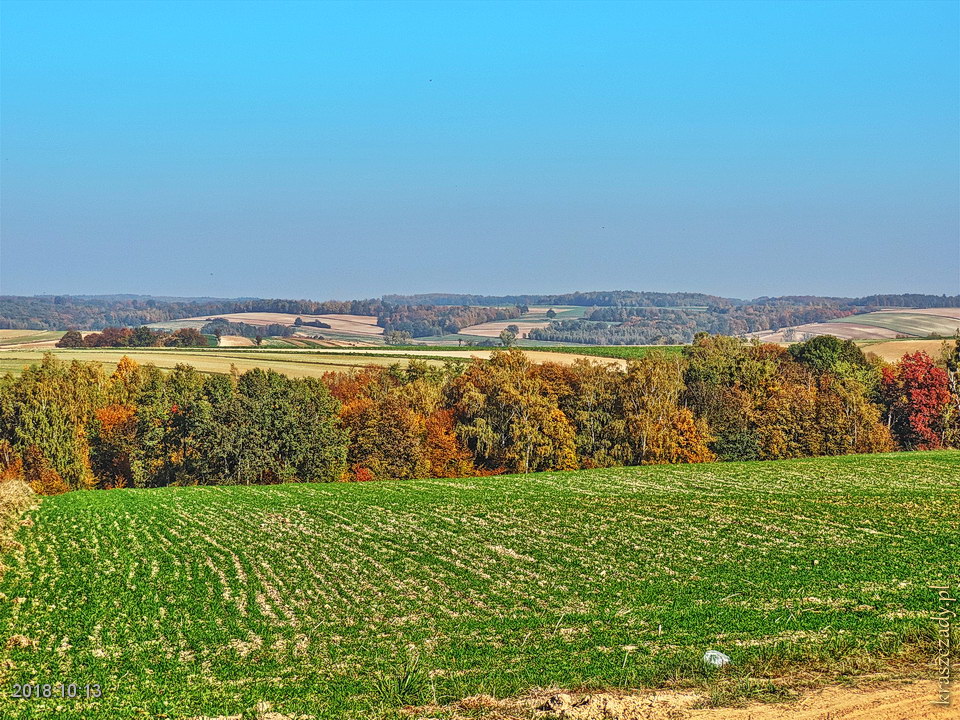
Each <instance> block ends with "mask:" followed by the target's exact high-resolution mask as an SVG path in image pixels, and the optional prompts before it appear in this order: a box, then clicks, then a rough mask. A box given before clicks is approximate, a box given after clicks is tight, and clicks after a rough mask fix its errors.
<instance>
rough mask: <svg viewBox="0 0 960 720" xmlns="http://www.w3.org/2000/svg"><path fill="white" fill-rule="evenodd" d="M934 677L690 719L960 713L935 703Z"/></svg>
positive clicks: (914, 719) (856, 719)
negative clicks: (926, 679) (927, 679)
mask: <svg viewBox="0 0 960 720" xmlns="http://www.w3.org/2000/svg"><path fill="white" fill-rule="evenodd" d="M936 699H937V688H936V684H935V683H934V682H933V681H922V682H915V683H898V684H891V685H882V686H878V687H872V688H845V687H828V688H824V689H822V690H817V691H813V692H810V693H807V694H805V695H804V696H803V698H802V699H801V700H799V701H798V702H796V703H791V704H790V705H779V704H778V705H752V706H750V707H746V708H727V709H721V708H717V709H711V710H695V711H692V712H691V713H690V715H689V717H690V720H779V718H790V719H791V720H927V719H928V718H929V719H930V720H933V719H934V718H936V719H938V720H939V719H940V718H944V719H945V718H958V717H960V702H958V700H960V699H955V700H954V705H953V707H946V706H943V705H933V704H932V701H933V700H936Z"/></svg>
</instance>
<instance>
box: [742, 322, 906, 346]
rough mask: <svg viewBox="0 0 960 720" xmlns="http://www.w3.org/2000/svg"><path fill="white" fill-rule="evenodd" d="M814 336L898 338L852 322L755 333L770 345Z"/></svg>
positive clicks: (875, 328)
mask: <svg viewBox="0 0 960 720" xmlns="http://www.w3.org/2000/svg"><path fill="white" fill-rule="evenodd" d="M791 331H792V333H793V335H792V336H791ZM814 335H833V336H835V337H838V338H841V339H843V340H883V339H893V338H896V337H899V336H900V333H898V332H896V331H894V330H889V329H887V328H882V327H874V326H871V325H861V324H858V323H853V322H835V323H807V324H805V325H797V326H796V327H793V328H783V329H781V330H777V331H776V332H762V333H755V336H756V337H757V338H758V339H760V340H761V341H762V342H772V343H782V342H788V340H787V339H786V338H788V337H794V338H795V339H797V340H801V339H806V338H808V337H813V336H814Z"/></svg>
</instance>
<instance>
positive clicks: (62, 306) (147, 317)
mask: <svg viewBox="0 0 960 720" xmlns="http://www.w3.org/2000/svg"><path fill="white" fill-rule="evenodd" d="M380 307H381V302H380V300H350V301H338V300H330V301H326V302H315V301H313V300H259V299H258V300H210V299H203V300H177V299H163V298H149V297H147V298H144V297H128V296H119V297H118V296H104V297H73V296H69V295H63V296H50V297H24V296H18V295H5V296H0V328H12V329H31V328H34V329H45V330H60V329H63V328H76V329H78V330H99V329H101V328H104V327H109V326H119V327H136V326H140V325H151V324H153V323H158V322H166V321H168V320H179V319H181V318H187V317H210V316H214V315H227V314H230V313H240V312H275V313H292V314H295V315H323V314H326V313H347V314H352V315H377V314H378V313H379V311H380Z"/></svg>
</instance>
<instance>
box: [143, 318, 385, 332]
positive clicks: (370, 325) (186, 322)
mask: <svg viewBox="0 0 960 720" xmlns="http://www.w3.org/2000/svg"><path fill="white" fill-rule="evenodd" d="M214 317H218V318H224V319H225V320H229V321H230V322H242V323H246V324H247V325H289V326H291V327H293V324H294V323H295V322H296V320H297V318H301V319H302V320H303V321H304V322H313V321H314V320H319V321H320V322H323V323H326V324H327V325H329V326H330V329H329V330H326V328H322V329H321V328H304V329H305V330H311V331H312V330H316V331H317V332H318V333H321V334H323V333H324V330H326V332H328V333H329V332H333V333H347V334H350V335H360V336H368V337H372V336H376V335H383V328H382V327H379V326H378V325H377V318H375V317H373V316H372V315H295V314H292V313H260V312H243V313H225V314H222V315H204V316H199V317H191V318H181V319H179V320H169V321H167V322H159V323H154V324H153V325H151V326H150V327H155V328H165V329H168V330H176V329H179V328H184V327H195V328H200V327H202V326H203V325H205V324H207V322H209V321H210V319H211V318H214Z"/></svg>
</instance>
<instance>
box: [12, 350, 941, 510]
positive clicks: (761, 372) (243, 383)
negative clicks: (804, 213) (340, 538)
mask: <svg viewBox="0 0 960 720" xmlns="http://www.w3.org/2000/svg"><path fill="white" fill-rule="evenodd" d="M958 361H960V343H956V344H955V347H954V348H953V349H952V351H951V352H950V353H948V354H945V356H944V357H943V358H940V359H939V361H938V362H935V361H934V360H932V359H931V358H930V357H928V356H927V355H925V354H924V353H915V354H913V355H908V356H905V357H904V358H903V359H902V360H901V361H900V362H898V363H896V364H894V365H888V364H885V363H883V362H882V361H878V360H874V361H868V360H867V359H866V358H865V357H864V356H863V353H862V352H861V351H860V350H859V349H858V348H857V347H856V346H855V345H853V344H852V343H850V342H844V341H840V340H837V339H835V338H832V337H829V336H824V337H817V338H814V339H813V340H810V341H808V342H805V343H800V344H797V345H793V346H791V348H790V349H789V350H786V349H784V348H781V347H779V346H776V345H761V344H749V343H744V342H741V341H740V340H738V339H736V338H732V337H726V336H710V335H705V334H701V335H698V336H697V338H696V339H695V342H694V343H693V344H692V345H691V346H690V347H688V348H685V350H684V352H683V353H682V354H664V353H656V352H654V353H650V354H648V355H646V356H645V357H643V358H642V359H639V360H634V361H631V362H630V363H629V364H628V366H627V369H626V370H625V371H623V370H620V369H618V368H616V367H614V366H610V365H604V364H602V363H597V362H589V361H586V360H582V361H578V362H577V363H575V364H574V365H560V364H555V363H544V364H532V363H531V362H530V361H529V360H528V358H527V357H526V356H525V355H524V354H523V353H522V352H521V351H518V350H505V351H498V352H495V353H494V354H493V356H492V358H491V359H490V360H489V361H485V360H484V361H481V360H475V361H473V362H470V363H469V364H467V363H463V362H457V361H450V362H448V363H446V364H445V365H444V366H442V367H430V366H427V365H426V364H424V363H417V362H413V363H411V364H410V365H409V366H408V367H401V366H399V365H396V366H393V367H390V368H382V367H370V368H367V369H364V370H361V371H356V372H352V373H347V374H340V373H331V374H328V375H326V376H325V377H324V378H323V379H322V380H316V379H291V378H287V377H284V376H282V375H279V374H277V373H275V372H272V371H265V370H259V369H258V370H251V371H249V372H247V373H243V374H239V373H237V372H233V373H231V374H230V375H202V374H200V373H199V372H198V371H196V370H195V369H193V368H191V367H189V366H187V365H179V366H177V368H176V369H175V370H173V371H172V372H170V373H163V372H161V371H159V370H157V369H156V368H154V367H151V366H140V365H138V364H137V363H135V362H133V361H131V360H130V359H128V358H124V359H123V360H122V361H121V362H120V363H119V365H118V367H117V370H116V372H114V373H113V374H112V375H110V376H107V375H105V373H104V371H103V369H102V366H101V365H100V364H99V363H82V362H73V363H71V364H69V365H67V364H64V363H62V362H59V361H57V360H55V359H54V358H53V357H52V356H48V357H46V358H45V359H44V361H43V363H42V364H40V365H37V366H33V367H31V368H29V369H27V370H26V371H25V372H24V373H23V374H22V375H20V376H18V377H15V376H13V375H11V374H7V375H6V376H4V377H3V378H0V465H2V467H0V471H2V472H4V473H6V474H8V475H9V474H10V473H11V472H17V473H21V474H23V476H24V477H25V478H26V479H27V480H28V481H29V482H30V483H31V484H32V485H33V486H34V487H35V488H36V489H37V490H38V491H40V492H61V491H64V490H67V489H78V488H109V487H154V486H159V485H192V484H234V483H276V482H288V481H312V480H373V479H387V478H398V479H403V478H416V477H459V476H471V475H489V474H498V473H507V472H509V473H526V472H537V471H545V470H568V469H576V468H592V467H610V466H618V465H642V464H651V463H677V462H703V461H710V460H755V459H760V460H763V459H777V458H792V457H803V456H814V455H839V454H845V453H865V452H881V451H888V450H894V449H898V448H900V449H927V448H939V447H956V446H958V445H960V383H958V378H960V370H958Z"/></svg>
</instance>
